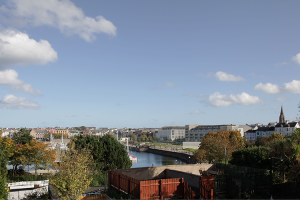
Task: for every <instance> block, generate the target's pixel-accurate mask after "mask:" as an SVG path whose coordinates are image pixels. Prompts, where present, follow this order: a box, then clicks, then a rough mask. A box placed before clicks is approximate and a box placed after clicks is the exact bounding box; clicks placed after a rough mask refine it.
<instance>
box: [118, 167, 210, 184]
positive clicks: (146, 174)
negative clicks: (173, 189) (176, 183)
mask: <svg viewBox="0 0 300 200" xmlns="http://www.w3.org/2000/svg"><path fill="white" fill-rule="evenodd" d="M212 168H214V165H213V164H207V163H203V164H194V165H165V166H158V167H140V168H129V169H116V170H115V171H117V172H119V173H122V174H124V175H126V176H130V177H132V178H135V179H137V180H140V181H144V180H154V179H165V178H166V177H167V170H166V169H169V170H175V171H179V172H186V173H189V174H194V175H200V172H199V170H202V171H206V170H209V169H212ZM172 176H173V175H172ZM174 176H175V175H174ZM172 178H181V176H179V177H172ZM198 181H199V179H198ZM197 187H199V184H198V186H197Z"/></svg>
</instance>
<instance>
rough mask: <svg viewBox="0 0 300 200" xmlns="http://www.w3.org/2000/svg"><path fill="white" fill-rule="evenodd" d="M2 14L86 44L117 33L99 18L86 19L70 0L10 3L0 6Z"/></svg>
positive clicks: (104, 20)
mask: <svg viewBox="0 0 300 200" xmlns="http://www.w3.org/2000/svg"><path fill="white" fill-rule="evenodd" d="M2 12H5V13H6V15H9V16H10V17H11V18H12V20H15V19H16V18H17V19H20V20H22V23H23V24H28V25H33V26H42V25H47V26H52V27H55V28H58V29H59V30H60V32H62V33H63V34H65V35H74V34H75V35H79V36H80V37H81V38H83V39H84V40H85V41H87V42H90V41H92V40H93V39H95V37H96V36H95V35H96V34H99V33H106V34H109V35H113V36H114V35H116V31H117V28H116V27H115V26H114V25H113V23H112V22H110V21H108V20H106V19H105V18H104V17H103V16H97V17H95V18H92V17H88V16H86V15H85V14H84V13H83V11H82V9H81V8H78V7H76V5H75V4H74V3H73V2H71V1H70V0H46V1H41V0H11V1H10V3H9V4H7V7H4V6H2ZM2 18H3V17H2ZM5 21H7V19H5Z"/></svg>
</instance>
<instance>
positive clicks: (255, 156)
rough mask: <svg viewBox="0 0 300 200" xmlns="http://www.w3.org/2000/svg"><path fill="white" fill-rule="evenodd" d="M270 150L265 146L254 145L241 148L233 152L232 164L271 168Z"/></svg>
mask: <svg viewBox="0 0 300 200" xmlns="http://www.w3.org/2000/svg"><path fill="white" fill-rule="evenodd" d="M269 157H270V154H269V150H268V149H267V148H266V147H263V146H259V147H257V146H254V147H248V148H244V149H239V150H236V151H233V152H232V159H231V160H230V161H229V163H230V164H232V165H239V166H247V167H255V168H263V169H269V167H270V159H269Z"/></svg>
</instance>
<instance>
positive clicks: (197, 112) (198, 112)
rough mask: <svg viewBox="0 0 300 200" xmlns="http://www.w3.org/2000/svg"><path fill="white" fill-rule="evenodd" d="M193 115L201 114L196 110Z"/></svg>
mask: <svg viewBox="0 0 300 200" xmlns="http://www.w3.org/2000/svg"><path fill="white" fill-rule="evenodd" d="M193 113H194V114H201V112H200V111H198V110H195V111H194V112H193Z"/></svg>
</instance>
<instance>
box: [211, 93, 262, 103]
mask: <svg viewBox="0 0 300 200" xmlns="http://www.w3.org/2000/svg"><path fill="white" fill-rule="evenodd" d="M208 103H209V104H210V105H211V106H214V107H224V106H230V105H232V104H234V103H237V104H239V105H252V104H259V103H263V101H262V100H261V99H259V97H257V96H251V95H249V94H247V93H245V92H243V93H241V94H237V95H234V94H231V95H224V94H220V93H219V92H215V93H214V94H212V95H210V96H209V97H208Z"/></svg>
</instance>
